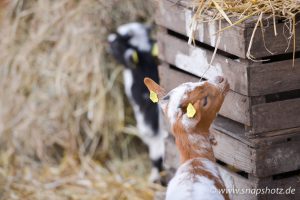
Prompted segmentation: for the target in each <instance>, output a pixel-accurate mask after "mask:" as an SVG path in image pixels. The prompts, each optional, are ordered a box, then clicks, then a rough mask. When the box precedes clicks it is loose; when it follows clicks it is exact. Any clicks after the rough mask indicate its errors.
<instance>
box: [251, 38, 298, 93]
mask: <svg viewBox="0 0 300 200" xmlns="http://www.w3.org/2000/svg"><path fill="white" fill-rule="evenodd" d="M274 43H276V42H274ZM248 77H249V83H250V86H249V95H251V96H252V95H253V96H258V95H265V94H272V93H278V92H284V91H290V90H296V89H299V88H300V59H299V58H298V59H296V60H295V66H294V67H293V61H292V60H285V61H279V62H272V63H267V64H261V63H254V64H253V65H252V66H251V67H249V75H248Z"/></svg>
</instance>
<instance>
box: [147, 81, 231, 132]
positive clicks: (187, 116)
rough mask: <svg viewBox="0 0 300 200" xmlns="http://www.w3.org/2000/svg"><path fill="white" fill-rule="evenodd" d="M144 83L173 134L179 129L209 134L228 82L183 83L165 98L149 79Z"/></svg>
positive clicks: (155, 84)
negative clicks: (154, 97) (155, 98)
mask: <svg viewBox="0 0 300 200" xmlns="http://www.w3.org/2000/svg"><path fill="white" fill-rule="evenodd" d="M144 83H145V84H146V86H147V87H148V89H149V90H150V92H151V91H152V94H157V97H158V103H159V104H160V106H161V107H162V110H163V111H164V114H165V116H166V117H167V119H168V121H169V122H170V125H171V128H172V130H173V132H174V129H175V127H176V126H178V125H179V126H180V127H183V128H184V129H185V131H187V132H190V131H193V130H204V131H206V130H208V129H209V126H210V125H211V123H212V121H213V120H214V119H215V117H216V115H217V113H218V112H219V110H220V108H221V105H222V103H223V101H224V97H225V95H226V93H227V92H228V90H229V84H228V82H227V80H226V79H224V78H223V77H221V76H217V77H215V78H214V80H209V81H204V82H195V83H191V82H190V83H183V84H181V85H179V86H178V87H176V88H175V89H173V90H171V91H170V92H169V93H168V94H166V93H165V90H164V89H163V88H162V87H161V86H159V85H158V84H157V83H155V82H154V81H153V80H151V79H149V78H145V79H144ZM189 109H190V110H191V111H190V112H191V113H188V112H189Z"/></svg>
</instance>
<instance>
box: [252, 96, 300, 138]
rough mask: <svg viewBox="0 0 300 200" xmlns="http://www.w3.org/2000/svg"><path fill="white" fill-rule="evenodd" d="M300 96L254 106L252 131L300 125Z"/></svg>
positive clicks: (259, 131)
mask: <svg viewBox="0 0 300 200" xmlns="http://www.w3.org/2000/svg"><path fill="white" fill-rule="evenodd" d="M299 114H300V98H297V99H290V100H284V101H276V102H272V103H264V104H258V105H253V106H252V132H253V133H262V132H267V131H273V130H282V129H286V128H294V127H300V115H299Z"/></svg>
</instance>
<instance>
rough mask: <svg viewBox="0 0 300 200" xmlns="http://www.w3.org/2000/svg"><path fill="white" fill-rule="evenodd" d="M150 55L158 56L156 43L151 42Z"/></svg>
mask: <svg viewBox="0 0 300 200" xmlns="http://www.w3.org/2000/svg"><path fill="white" fill-rule="evenodd" d="M151 54H152V56H155V57H157V56H158V46H157V43H155V44H153V47H152V50H151Z"/></svg>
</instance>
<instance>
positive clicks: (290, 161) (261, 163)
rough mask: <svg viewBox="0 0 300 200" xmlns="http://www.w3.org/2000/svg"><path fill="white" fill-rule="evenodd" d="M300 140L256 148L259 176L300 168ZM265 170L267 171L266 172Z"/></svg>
mask: <svg viewBox="0 0 300 200" xmlns="http://www.w3.org/2000/svg"><path fill="white" fill-rule="evenodd" d="M299 152H300V142H299V140H298V141H289V142H283V143H281V144H273V145H267V146H265V147H264V148H259V149H257V150H256V171H257V174H258V176H268V175H272V174H279V173H282V172H288V171H294V170H299V169H300V154H299ZM265 172H267V173H266V174H265Z"/></svg>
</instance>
